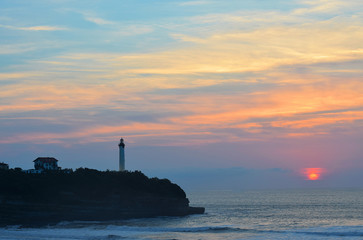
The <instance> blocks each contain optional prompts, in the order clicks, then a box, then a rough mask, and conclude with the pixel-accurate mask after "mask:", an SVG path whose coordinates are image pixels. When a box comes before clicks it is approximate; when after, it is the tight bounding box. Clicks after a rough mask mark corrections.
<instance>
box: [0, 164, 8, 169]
mask: <svg viewBox="0 0 363 240" xmlns="http://www.w3.org/2000/svg"><path fill="white" fill-rule="evenodd" d="M0 169H2V170H9V165H8V164H6V163H3V162H0Z"/></svg>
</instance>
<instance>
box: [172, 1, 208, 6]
mask: <svg viewBox="0 0 363 240" xmlns="http://www.w3.org/2000/svg"><path fill="white" fill-rule="evenodd" d="M210 3H211V1H186V2H182V3H179V5H180V6H198V5H205V4H210Z"/></svg>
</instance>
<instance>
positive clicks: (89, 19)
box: [84, 15, 115, 25]
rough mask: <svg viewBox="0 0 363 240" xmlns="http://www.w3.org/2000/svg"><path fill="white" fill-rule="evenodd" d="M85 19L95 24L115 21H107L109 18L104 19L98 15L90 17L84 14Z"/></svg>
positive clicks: (106, 23) (109, 23)
mask: <svg viewBox="0 0 363 240" xmlns="http://www.w3.org/2000/svg"><path fill="white" fill-rule="evenodd" d="M84 19H85V20H87V21H89V22H92V23H95V24H97V25H114V24H115V22H112V21H109V20H105V19H103V18H99V17H92V16H87V15H86V16H85V18H84Z"/></svg>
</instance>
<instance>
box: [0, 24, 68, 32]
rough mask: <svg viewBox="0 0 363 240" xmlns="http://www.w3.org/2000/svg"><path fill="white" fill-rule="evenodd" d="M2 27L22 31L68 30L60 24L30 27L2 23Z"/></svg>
mask: <svg viewBox="0 0 363 240" xmlns="http://www.w3.org/2000/svg"><path fill="white" fill-rule="evenodd" d="M0 27H2V28H7V29H12V30H22V31H64V30H68V28H65V27H59V26H45V25H44V26H30V27H16V26H10V25H0Z"/></svg>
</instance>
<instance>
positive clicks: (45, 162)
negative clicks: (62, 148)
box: [26, 157, 61, 173]
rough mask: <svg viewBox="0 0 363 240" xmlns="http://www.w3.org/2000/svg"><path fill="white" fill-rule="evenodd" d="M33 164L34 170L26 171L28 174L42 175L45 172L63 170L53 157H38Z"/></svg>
mask: <svg viewBox="0 0 363 240" xmlns="http://www.w3.org/2000/svg"><path fill="white" fill-rule="evenodd" d="M33 162H34V169H29V170H26V172H27V173H41V172H43V171H49V170H51V171H56V170H60V169H61V168H60V167H58V160H57V159H55V158H53V157H38V158H37V159H35V160H34V161H33Z"/></svg>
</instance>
